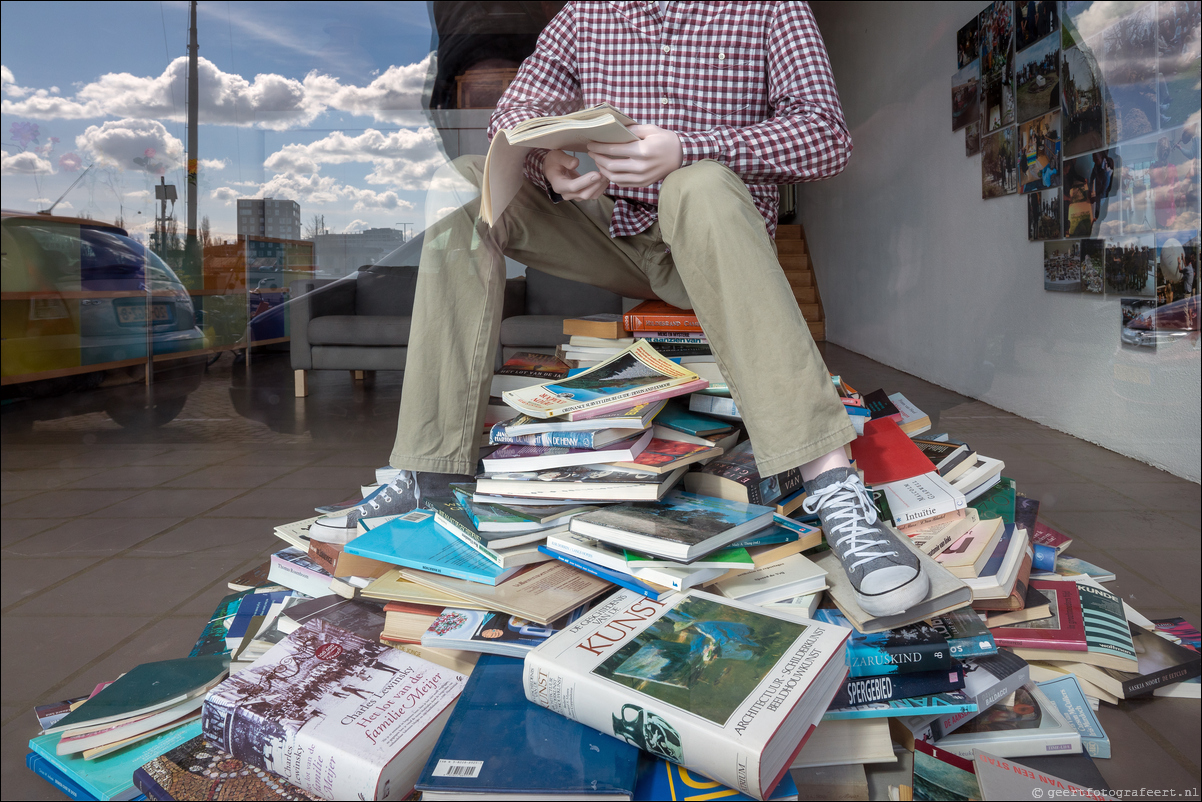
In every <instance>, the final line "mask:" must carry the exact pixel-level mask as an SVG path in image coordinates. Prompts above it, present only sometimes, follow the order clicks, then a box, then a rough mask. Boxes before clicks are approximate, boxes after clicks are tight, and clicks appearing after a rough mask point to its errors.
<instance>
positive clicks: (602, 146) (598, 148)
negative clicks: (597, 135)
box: [588, 140, 642, 159]
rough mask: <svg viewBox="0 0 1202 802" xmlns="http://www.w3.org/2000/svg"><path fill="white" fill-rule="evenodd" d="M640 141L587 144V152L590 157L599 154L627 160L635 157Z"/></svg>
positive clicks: (639, 147) (640, 144)
mask: <svg viewBox="0 0 1202 802" xmlns="http://www.w3.org/2000/svg"><path fill="white" fill-rule="evenodd" d="M641 146H642V140H639V141H637V142H590V143H588V152H589V155H590V156H594V155H596V154H598V153H600V154H601V155H603V156H616V157H618V158H623V159H625V158H629V157H631V156H637V155H638V154H639V152H640V150H641Z"/></svg>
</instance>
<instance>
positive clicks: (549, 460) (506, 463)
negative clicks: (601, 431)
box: [481, 432, 651, 473]
mask: <svg viewBox="0 0 1202 802" xmlns="http://www.w3.org/2000/svg"><path fill="white" fill-rule="evenodd" d="M624 435H625V436H624V437H623V438H621V439H619V440H617V441H612V442H609V443H607V444H605V445H603V446H601V447H600V448H597V449H590V448H565V447H560V446H530V445H523V444H520V443H508V444H506V445H503V446H501V447H500V448H498V449H497V450H496V451H493V452H492V453H491V454H489V455H488V456H487V457H485V458H484V459H483V460H482V461H481V462H482V464H483V465H484V471H485V473H506V472H510V471H516V472H522V471H549V470H553V469H555V468H569V467H572V466H575V465H597V464H605V463H610V462H629V461H631V460H634V459H637V458H638V457H639V455H640V454H642V453H643V450H644V449H646V448H647V444H648V443H650V442H651V432H642V433H641V434H638V433H636V434H634V435H633V436H632V435H631V434H630V433H629V432H625V433H624Z"/></svg>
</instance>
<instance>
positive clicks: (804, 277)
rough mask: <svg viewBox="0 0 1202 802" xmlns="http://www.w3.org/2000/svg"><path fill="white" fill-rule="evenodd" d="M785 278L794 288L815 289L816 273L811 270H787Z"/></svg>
mask: <svg viewBox="0 0 1202 802" xmlns="http://www.w3.org/2000/svg"><path fill="white" fill-rule="evenodd" d="M785 278H787V279H788V280H789V284H790V285H791V286H793V287H813V286H814V273H813V271H810V270H786V271H785Z"/></svg>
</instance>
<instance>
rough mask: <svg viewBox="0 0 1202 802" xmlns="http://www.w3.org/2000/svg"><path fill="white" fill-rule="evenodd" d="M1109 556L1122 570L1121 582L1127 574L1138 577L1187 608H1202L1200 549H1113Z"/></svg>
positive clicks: (1119, 569) (1120, 572) (1120, 574)
mask: <svg viewBox="0 0 1202 802" xmlns="http://www.w3.org/2000/svg"><path fill="white" fill-rule="evenodd" d="M1109 554H1110V556H1111V557H1112V558H1113V559H1114V561H1115V565H1117V566H1118V569H1117V574H1118V576H1119V578H1122V577H1123V576H1124V574H1125V573H1127V572H1133V573H1137V574H1139V576H1140V577H1141V578H1142V579H1143V580H1145V581H1146V582H1147V583H1148V584H1149V585H1157V586H1159V588H1160V589H1163V590H1164V591H1165V592H1166V593H1167V594H1168V595H1170V596H1172V597H1173V598H1175V599H1177V600H1178V601H1180V602H1182V603H1184V604H1187V605H1190V606H1192V607H1197V606H1198V605H1199V604H1202V585H1199V583H1198V562H1197V555H1198V551H1197V549H1196V548H1195V549H1179V550H1175V551H1170V550H1168V549H1156V550H1152V549H1146V548H1134V549H1111V550H1110V551H1109ZM1083 559H1085V558H1083ZM1129 603H1130V602H1129ZM1132 604H1133V603H1132ZM1133 606H1134V605H1133Z"/></svg>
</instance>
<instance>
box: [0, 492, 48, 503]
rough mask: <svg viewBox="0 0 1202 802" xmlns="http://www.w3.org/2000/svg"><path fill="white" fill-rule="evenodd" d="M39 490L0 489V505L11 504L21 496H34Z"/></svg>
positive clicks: (21, 497)
mask: <svg viewBox="0 0 1202 802" xmlns="http://www.w3.org/2000/svg"><path fill="white" fill-rule="evenodd" d="M41 492H42V491H41V490H0V507H2V506H4V505H5V504H11V503H13V502H14V501H20V500H21V499H23V498H29V497H30V496H36V495H37V494H38V493H41Z"/></svg>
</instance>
